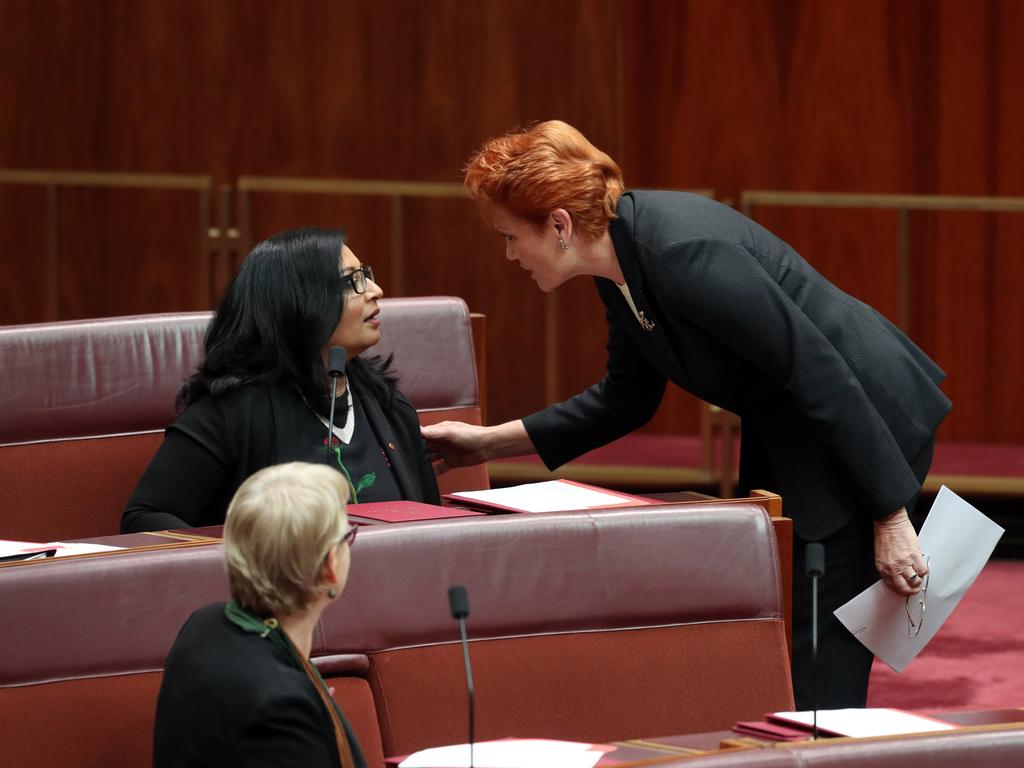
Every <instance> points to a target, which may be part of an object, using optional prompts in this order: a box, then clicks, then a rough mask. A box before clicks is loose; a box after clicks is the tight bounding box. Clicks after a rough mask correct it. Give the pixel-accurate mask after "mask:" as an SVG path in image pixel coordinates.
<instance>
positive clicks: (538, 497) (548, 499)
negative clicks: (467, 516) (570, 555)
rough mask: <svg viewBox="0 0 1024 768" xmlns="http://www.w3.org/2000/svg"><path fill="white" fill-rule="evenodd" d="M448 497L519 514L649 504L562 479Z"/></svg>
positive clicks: (463, 492)
mask: <svg viewBox="0 0 1024 768" xmlns="http://www.w3.org/2000/svg"><path fill="white" fill-rule="evenodd" d="M451 498H453V499H456V500H458V499H466V500H469V501H478V502H480V503H484V504H494V505H496V506H500V507H508V508H511V509H517V510H520V511H522V512H559V511H565V510H570V509H593V508H595V507H628V506H641V505H644V504H648V503H649V502H648V501H647V500H645V499H637V498H635V497H630V496H628V495H625V494H617V493H612V492H611V491H605V490H602V489H600V488H593V487H588V486H584V485H577V484H576V483H569V482H566V481H564V480H547V481H545V482H542V483H526V484H525V485H514V486H512V487H510V488H492V489H491V490H488V491H461V492H459V493H453V494H451Z"/></svg>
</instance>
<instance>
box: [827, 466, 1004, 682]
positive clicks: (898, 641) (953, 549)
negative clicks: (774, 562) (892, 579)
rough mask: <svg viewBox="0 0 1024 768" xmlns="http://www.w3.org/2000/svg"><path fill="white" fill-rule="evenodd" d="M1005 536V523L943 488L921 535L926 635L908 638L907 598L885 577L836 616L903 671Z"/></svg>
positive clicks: (873, 651) (883, 657)
mask: <svg viewBox="0 0 1024 768" xmlns="http://www.w3.org/2000/svg"><path fill="white" fill-rule="evenodd" d="M1002 535H1003V529H1002V528H1001V527H999V526H998V525H996V524H995V523H993V522H992V521H991V520H989V519H988V518H987V517H985V516H984V515H983V514H981V512H979V511H978V510H977V509H975V508H974V507H972V506H971V505H970V504H968V503H967V502H966V501H964V500H963V499H961V498H960V497H959V496H957V495H956V494H955V493H953V491H951V490H949V488H947V487H946V486H942V488H940V489H939V493H938V495H937V496H936V497H935V503H934V504H932V509H931V512H929V513H928V519H927V520H925V522H924V526H923V527H922V528H921V535H920V536H919V537H918V539H919V541H920V543H921V551H922V552H923V553H924V554H926V555H928V557H929V561H928V572H929V576H928V594H927V597H926V598H925V617H924V624H923V625H922V627H921V632H920V634H918V635H917V637H913V638H910V637H907V611H906V598H904V597H900V596H899V595H897V594H896V593H895V592H893V591H892V590H890V589H889V588H888V587H887V586H885V584H883V583H882V582H881V581H878V582H876V583H875V584H873V585H872V586H871V587H869V588H868V589H866V590H865V591H863V592H861V593H860V594H859V595H857V596H856V597H855V598H853V600H851V601H850V602H848V603H846V604H845V605H843V606H841V607H840V608H839V609H838V610H836V612H835V616H836V618H837V619H839V621H841V622H842V623H843V626H845V627H846V628H847V629H848V630H850V632H852V633H853V636H854V637H856V638H857V639H858V640H860V641H861V642H862V643H863V644H864V645H865V646H866V647H867V648H868V650H870V651H871V652H872V653H874V654H875V656H877V657H878V658H880V659H881V660H882V661H884V662H885V663H886V664H888V665H889V666H890V667H892V668H893V669H894V670H896V671H897V672H902V671H903V670H904V668H906V666H907V664H909V663H910V662H911V661H913V660H914V657H916V656H917V654H919V653H920V652H921V651H922V650H923V649H924V647H925V646H926V645H927V644H928V641H929V640H931V639H932V637H934V635H935V633H936V632H938V630H939V627H941V626H942V625H943V623H945V621H946V619H947V618H949V614H951V613H952V612H953V609H954V608H956V606H957V603H959V602H960V598H962V597H963V596H964V594H966V592H967V590H968V589H969V588H970V586H971V584H973V583H974V579H975V578H977V576H978V574H979V573H980V572H981V569H982V568H983V567H984V566H985V563H986V562H988V559H989V557H990V556H991V555H992V550H993V549H995V546H996V543H997V542H998V541H999V538H1000V537H1001V536H1002ZM915 599H916V597H915V598H911V600H915Z"/></svg>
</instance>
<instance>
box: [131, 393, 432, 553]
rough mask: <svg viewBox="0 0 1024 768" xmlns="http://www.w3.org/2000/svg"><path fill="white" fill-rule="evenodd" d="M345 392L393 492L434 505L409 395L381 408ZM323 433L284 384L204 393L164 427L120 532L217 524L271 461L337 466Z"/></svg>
mask: <svg viewBox="0 0 1024 768" xmlns="http://www.w3.org/2000/svg"><path fill="white" fill-rule="evenodd" d="M352 394H353V398H354V399H355V400H357V401H358V406H357V424H359V421H362V426H363V428H364V430H365V431H363V432H362V434H363V435H364V436H365V437H366V439H367V440H368V441H369V440H375V441H376V445H377V447H378V449H380V450H383V451H384V452H385V455H386V457H387V460H388V461H390V465H391V466H390V472H391V475H392V476H393V479H394V484H395V486H394V487H397V490H398V493H399V495H398V496H397V497H395V498H396V499H403V500H408V501H422V502H426V503H429V504H439V503H440V496H439V493H438V490H437V479H436V477H435V476H434V471H433V468H432V467H431V466H430V463H429V461H428V460H427V455H426V448H425V446H424V443H423V438H422V437H421V436H420V428H419V418H418V417H417V415H416V411H415V410H414V409H413V407H412V405H410V404H409V401H408V400H406V399H405V398H404V397H403V396H402V395H401V394H400V393H398V392H396V393H395V397H394V401H393V403H392V407H391V409H390V410H389V411H388V412H387V413H385V412H384V411H383V409H382V408H381V406H380V403H379V402H378V401H377V400H376V399H375V398H373V397H364V396H362V395H361V393H360V392H359V391H358V390H353V393H352ZM361 417H362V418H361ZM339 420H340V419H339V417H338V416H337V414H336V415H335V421H339ZM326 435H327V429H326V427H325V426H324V425H323V424H322V423H321V422H320V420H319V419H318V418H317V417H316V416H315V415H314V414H313V412H312V411H311V410H310V409H309V407H307V405H306V403H305V402H304V401H303V399H302V397H301V396H300V395H299V394H298V392H297V391H296V390H294V389H292V388H290V387H286V386H264V385H249V386H245V387H242V388H240V389H238V390H236V391H235V392H232V393H231V394H229V395H226V396H224V397H212V396H207V397H204V398H202V399H201V400H199V401H197V402H195V403H193V404H192V405H190V406H189V407H188V408H186V409H185V411H184V412H182V414H181V415H180V416H179V417H178V419H177V421H175V422H174V424H172V425H171V426H169V427H168V428H167V431H166V433H165V436H164V442H163V444H162V445H161V446H160V449H159V450H158V451H157V453H156V455H155V456H154V457H153V460H152V462H150V465H149V467H148V468H147V469H146V471H145V473H144V474H143V475H142V479H141V480H140V481H139V484H138V486H137V487H136V489H135V492H134V493H133V494H132V497H131V498H130V499H129V500H128V504H127V506H126V507H125V511H124V515H123V516H122V518H121V532H122V533H135V532H139V531H156V530H164V529H168V528H187V527H200V526H206V525H221V524H222V523H223V522H224V516H225V514H226V512H227V508H228V504H229V503H230V501H231V498H232V497H233V496H234V494H235V491H236V490H238V486H239V485H241V484H242V483H243V482H244V481H245V479H246V478H247V477H249V476H250V475H252V474H253V473H255V472H257V471H259V470H260V469H263V468H264V467H269V466H272V465H274V464H283V463H286V462H289V461H311V462H325V463H327V464H328V465H329V466H332V467H334V468H335V469H337V470H338V471H339V472H340V471H341V469H340V467H339V466H338V462H337V459H336V457H335V456H333V455H332V454H329V453H328V452H327V451H326V450H325V448H324V441H325V438H326ZM364 474H365V471H364ZM379 500H393V499H379Z"/></svg>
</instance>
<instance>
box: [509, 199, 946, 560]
mask: <svg viewBox="0 0 1024 768" xmlns="http://www.w3.org/2000/svg"><path fill="white" fill-rule="evenodd" d="M617 214H618V217H617V218H616V219H614V220H613V221H612V222H611V225H610V228H609V231H610V234H611V237H612V242H613V244H614V247H615V255H616V257H617V258H618V261H619V265H620V266H621V268H622V273H623V275H624V277H625V279H626V284H627V285H628V287H629V290H630V293H631V295H632V298H633V301H634V304H635V305H636V308H637V311H638V312H642V313H643V317H644V320H645V323H643V324H641V323H640V322H639V321H638V320H637V318H636V317H635V316H634V314H633V312H632V310H631V309H630V307H629V305H628V303H627V302H626V300H625V298H624V297H623V295H622V293H621V292H620V291H619V289H618V288H617V287H616V286H615V284H614V283H613V282H612V281H610V280H606V279H604V278H596V284H597V290H598V293H599V294H600V296H601V299H602V301H603V302H604V305H605V310H606V317H607V320H608V373H607V375H606V376H605V378H604V379H603V380H602V381H600V382H599V383H597V384H595V385H594V386H593V387H591V388H590V389H588V390H587V391H585V392H583V393H581V394H579V395H577V396H576V397H573V398H571V399H569V400H567V401H565V402H564V403H559V404H558V405H554V406H551V407H550V408H547V409H546V410H544V411H541V412H539V413H536V414H533V415H531V416H528V417H526V419H524V423H525V425H526V429H527V432H528V433H529V435H530V438H531V439H532V441H533V444H534V445H535V446H536V447H537V449H538V451H539V453H540V455H541V457H542V458H543V459H544V462H545V463H546V464H547V466H548V467H549V468H552V469H554V468H555V467H557V466H559V465H561V464H563V463H564V462H566V461H569V460H570V459H573V458H575V457H576V456H579V455H580V454H582V453H585V452H586V451H589V450H591V449H593V448H595V447H597V446H599V445H603V444H605V443H607V442H610V441H611V440H614V439H615V438H617V437H621V436H622V435H624V434H626V433H627V432H630V431H632V430H634V429H636V428H638V427H639V426H641V425H642V424H644V423H645V422H646V421H647V420H649V419H650V418H651V416H653V415H654V412H655V411H656V410H657V408H658V405H659V403H660V401H661V397H662V394H663V392H664V389H665V383H666V381H672V382H673V383H675V384H677V385H678V386H680V387H681V388H683V389H685V390H687V391H689V392H691V393H693V394H695V395H697V396H698V397H700V398H702V399H704V400H706V401H708V402H710V403H714V404H716V405H719V406H721V407H723V408H725V409H727V410H730V411H732V412H734V413H736V414H738V415H739V416H740V417H741V418H742V422H743V436H742V449H741V457H740V487H741V489H742V490H745V491H748V490H749V489H751V488H766V489H768V490H771V491H775V492H777V493H779V494H781V495H782V497H783V499H784V500H785V505H786V512H787V514H788V515H789V516H790V517H792V518H793V519H794V523H795V526H796V530H797V532H798V533H799V534H800V535H801V536H803V537H804V538H806V539H812V540H813V539H817V538H820V537H823V536H826V535H828V534H829V533H831V532H833V531H836V530H838V529H839V528H840V527H841V526H842V525H844V524H845V523H847V522H849V521H850V520H852V519H853V517H854V516H855V515H863V514H865V513H866V514H868V515H870V516H871V517H874V518H880V517H884V516H886V515H890V514H892V513H893V512H895V511H896V510H898V509H899V508H900V507H901V506H904V505H905V504H906V503H908V502H909V501H910V500H911V499H913V498H914V497H915V496H916V494H917V493H918V492H919V490H920V483H919V482H918V480H917V478H916V477H915V474H914V472H913V470H912V469H911V467H910V462H911V461H912V460H913V459H914V458H915V457H916V456H917V455H918V454H920V453H922V451H925V450H927V446H929V445H930V443H931V441H932V439H933V436H934V433H935V430H936V428H937V427H938V425H939V423H940V422H941V421H942V419H943V418H944V417H945V415H946V413H947V412H948V411H949V409H950V407H951V406H950V402H949V400H948V399H947V398H946V396H945V395H944V394H943V393H942V391H941V390H940V389H939V386H938V385H939V382H941V381H942V379H943V377H944V374H943V372H942V371H941V370H940V369H939V367H938V366H937V365H936V364H935V363H934V362H932V361H931V360H930V359H929V358H928V356H927V355H925V353H924V352H922V351H921V350H920V349H919V348H918V347H917V346H915V345H914V343H913V342H912V341H911V340H910V339H909V338H907V336H906V335H905V334H904V333H903V332H902V331H900V330H899V329H898V328H896V327H895V326H894V325H893V324H892V323H890V322H889V321H888V320H886V319H885V318H884V317H883V316H882V315H881V314H879V313H878V312H876V311H875V310H874V309H872V308H871V307H869V306H868V305H866V304H864V303H863V302H861V301H858V300H857V299H855V298H853V297H852V296H849V295H847V294H845V293H843V292H842V291H841V290H839V289H838V288H836V287H835V286H834V285H832V284H831V283H830V282H828V280H826V279H825V278H824V277H823V276H822V275H820V274H819V273H818V272H816V271H815V270H814V269H813V268H812V267H811V266H810V265H809V264H808V263H807V262H806V261H805V260H804V259H803V258H802V257H801V256H800V255H799V254H798V253H797V252H796V251H794V250H793V249H792V248H790V247H789V246H788V245H787V244H786V243H784V242H783V241H782V240H780V239H779V238H778V237H776V236H775V235H773V234H772V233H771V232H769V231H768V230H766V229H764V228H763V227H761V226H760V225H758V224H757V223H756V222H753V221H751V220H750V219H748V218H746V217H745V216H743V215H742V214H740V213H739V212H737V211H735V210H733V209H732V208H729V207H728V206H725V205H722V204H720V203H717V202H715V201H713V200H709V199H707V198H705V197H702V196H700V195H692V194H686V193H682V192H653V191H633V192H627V193H626V194H624V195H623V196H622V197H621V199H620V200H619V204H618V208H617Z"/></svg>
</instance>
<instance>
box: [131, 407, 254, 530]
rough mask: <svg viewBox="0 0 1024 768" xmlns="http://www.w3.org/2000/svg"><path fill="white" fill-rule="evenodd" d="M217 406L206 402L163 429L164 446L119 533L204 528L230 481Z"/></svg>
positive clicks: (223, 422) (229, 457)
mask: <svg viewBox="0 0 1024 768" xmlns="http://www.w3.org/2000/svg"><path fill="white" fill-rule="evenodd" d="M228 421H229V419H228V416H227V414H226V411H225V409H224V408H223V407H222V404H220V403H218V402H217V401H216V400H215V399H213V398H210V397H206V398H203V399H202V400H200V401H198V402H197V403H194V404H193V405H191V406H189V408H187V409H186V410H185V412H184V413H182V414H181V416H179V417H178V420H177V421H176V422H175V423H174V424H172V425H171V426H170V427H168V428H167V432H166V433H165V435H164V441H163V443H162V444H161V445H160V448H159V449H158V450H157V452H156V455H155V456H154V457H153V460H152V461H151V462H150V463H149V467H148V468H147V469H146V471H145V472H144V473H143V475H142V479H141V480H139V484H138V485H137V486H136V488H135V492H134V493H132V496H131V498H130V499H129V500H128V504H127V506H126V507H125V510H124V513H123V514H122V516H121V533H138V532H142V531H161V530H166V529H169V528H188V527H194V526H196V525H200V524H203V522H202V521H203V513H204V512H205V511H206V510H207V508H208V507H209V506H210V505H211V504H213V503H215V502H218V501H219V499H220V497H221V496H223V494H224V489H225V488H226V487H227V484H228V483H229V482H230V481H231V478H232V477H233V475H234V470H233V467H234V465H235V463H236V459H235V456H234V450H233V448H232V447H231V446H230V445H229V444H228V442H227V440H226V437H227V436H228V435H230V434H231V430H230V425H229V424H228Z"/></svg>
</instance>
